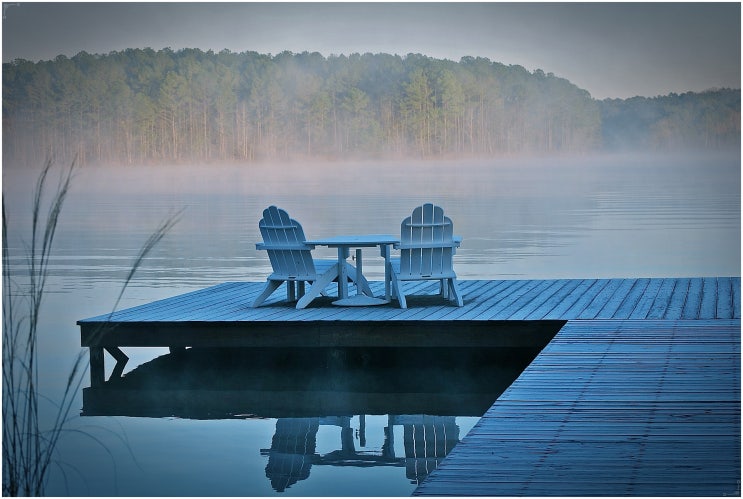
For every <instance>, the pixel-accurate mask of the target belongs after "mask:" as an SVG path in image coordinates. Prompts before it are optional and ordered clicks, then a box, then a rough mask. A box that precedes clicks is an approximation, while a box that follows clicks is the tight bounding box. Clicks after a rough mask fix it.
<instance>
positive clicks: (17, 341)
mask: <svg viewBox="0 0 743 499" xmlns="http://www.w3.org/2000/svg"><path fill="white" fill-rule="evenodd" d="M52 167H53V161H51V160H48V161H47V162H46V164H45V165H44V167H43V169H42V171H41V173H40V174H39V177H38V179H37V181H36V186H35V189H34V197H33V207H32V218H31V241H30V243H27V244H26V267H27V276H26V277H27V280H24V282H23V283H19V282H17V281H16V280H14V279H13V277H12V275H11V272H10V256H9V249H8V224H7V217H6V213H5V199H4V198H3V202H2V238H3V243H2V247H3V248H2V262H3V280H2V282H3V332H2V340H3V346H2V376H3V380H2V418H3V421H2V425H3V442H2V454H3V458H2V464H3V466H2V469H3V471H2V475H3V478H2V480H3V481H2V492H3V495H4V496H19V495H21V496H40V495H43V494H44V489H45V485H46V481H47V476H48V472H49V469H50V466H51V464H52V463H53V462H54V458H55V451H56V448H57V444H58V442H59V439H60V437H61V436H62V434H63V432H64V431H65V430H66V429H67V425H68V423H69V421H70V419H71V413H72V405H73V403H74V400H75V394H76V393H78V392H79V390H80V388H81V386H82V383H83V381H84V379H85V373H86V372H87V370H88V362H86V357H87V351H86V350H81V351H80V352H79V353H78V354H77V356H76V357H75V359H74V361H73V364H72V367H71V369H70V372H69V374H68V376H67V380H66V384H65V388H64V390H63V393H62V395H61V398H59V399H58V403H57V405H56V413H54V414H53V418H52V424H51V426H50V427H49V428H42V424H41V420H40V417H39V400H40V399H41V398H43V396H42V395H41V394H40V392H39V366H38V350H37V348H38V341H39V338H38V325H39V319H40V316H41V311H42V304H43V298H44V293H45V288H46V282H47V278H48V276H49V262H50V258H51V255H52V246H53V243H54V238H55V234H56V231H57V227H58V223H59V218H60V215H61V213H62V207H63V205H64V202H65V199H66V198H67V195H68V193H69V189H70V186H71V182H72V178H73V174H74V171H75V162H74V161H73V162H72V163H71V165H70V166H69V167H68V168H67V169H66V170H64V171H63V172H62V174H61V176H60V180H59V183H58V184H57V186H56V188H55V190H54V191H53V194H52V196H51V201H50V202H49V203H48V206H47V207H46V212H45V213H44V205H45V203H44V199H45V196H46V191H47V189H48V188H49V187H48V183H49V175H50V173H51V171H52V169H53V168H52ZM178 215H179V214H176V215H174V216H172V217H170V218H168V219H166V220H165V221H164V222H163V223H162V224H161V225H160V226H159V227H158V228H157V229H156V230H155V232H154V233H153V235H152V236H150V237H149V239H148V240H147V241H146V242H145V244H144V246H143V247H142V249H141V250H140V253H139V255H138V256H137V258H136V259H135V261H134V263H133V265H132V268H131V270H130V272H129V274H128V275H127V277H126V279H125V281H124V284H123V286H122V289H121V292H120V293H119V296H118V298H117V300H116V303H115V305H114V307H113V310H115V309H116V307H117V306H118V303H119V301H120V300H121V297H122V296H123V294H124V290H125V289H126V287H127V286H128V285H129V283H130V281H131V279H132V278H133V276H134V274H135V272H136V270H137V269H138V268H139V267H140V265H141V264H142V262H143V261H144V260H145V258H146V256H147V254H148V253H149V252H150V251H151V250H152V249H153V248H154V247H155V246H156V245H157V243H158V242H159V241H160V240H161V239H162V238H163V237H164V236H165V234H166V233H167V232H168V231H169V230H170V229H171V228H172V227H173V225H174V224H175V223H176V221H177V216H178ZM102 333H103V331H100V334H102Z"/></svg>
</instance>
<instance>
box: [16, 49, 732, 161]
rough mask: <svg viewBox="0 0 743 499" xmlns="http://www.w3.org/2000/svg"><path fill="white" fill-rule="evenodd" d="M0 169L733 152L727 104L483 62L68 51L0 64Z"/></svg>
mask: <svg viewBox="0 0 743 499" xmlns="http://www.w3.org/2000/svg"><path fill="white" fill-rule="evenodd" d="M3 141H4V147H3V159H4V160H5V161H11V162H17V163H23V164H25V163H34V164H38V163H41V162H43V161H44V159H45V158H47V157H49V156H52V157H58V158H67V157H73V156H76V157H77V158H78V161H80V162H81V163H124V164H141V163H158V162H200V161H203V162H210V161H257V160H264V159H288V158H296V157H311V158H335V157H343V158H353V157H400V156H415V157H458V156H469V155H471V156H483V155H497V154H515V153H523V152H537V153H540V152H543V153H551V152H583V151H591V150H597V149H604V148H616V147H625V146H630V147H643V148H651V149H663V148H672V147H677V146H678V145H681V144H683V145H684V146H690V145H693V146H698V147H704V148H717V147H723V146H736V145H738V146H739V144H740V92H739V91H738V90H714V91H708V92H704V93H688V94H683V95H675V94H672V95H670V96H666V97H659V98H654V99H647V98H639V97H638V98H633V99H627V100H619V99H615V100H604V101H598V100H595V99H593V98H591V96H590V94H589V93H588V92H587V91H585V90H582V89H580V88H578V87H577V86H575V85H574V84H572V83H571V82H569V81H568V80H566V79H563V78H559V77H557V76H555V75H553V74H551V73H546V74H545V73H544V72H543V71H541V70H536V71H534V72H530V71H527V70H526V69H525V68H523V67H521V66H517V65H510V66H506V65H504V64H501V63H498V62H492V61H490V60H489V59H486V58H481V57H464V58H462V59H461V60H460V61H459V62H454V61H450V60H441V59H433V58H430V57H426V56H423V55H420V54H408V55H407V56H404V57H402V56H398V55H389V54H363V55H361V54H352V55H349V56H345V55H339V56H335V55H331V56H329V57H324V56H322V55H320V54H319V53H309V52H303V53H299V54H296V53H291V52H282V53H280V54H278V55H274V56H272V55H266V54H259V53H256V52H241V53H235V52H231V51H228V50H223V51H221V52H218V53H215V52H213V51H207V52H204V51H201V50H199V49H184V50H179V51H173V50H171V49H163V50H158V51H155V50H153V49H149V48H146V49H127V50H123V51H120V52H111V53H109V54H106V55H92V54H89V53H86V52H80V53H79V54H77V55H76V56H74V57H72V58H68V57H65V56H58V57H57V58H56V59H54V60H52V61H39V62H31V61H27V60H16V61H13V62H11V63H5V64H3Z"/></svg>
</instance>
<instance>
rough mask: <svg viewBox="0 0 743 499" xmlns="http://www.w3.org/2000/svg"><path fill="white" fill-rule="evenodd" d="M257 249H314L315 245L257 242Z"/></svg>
mask: <svg viewBox="0 0 743 499" xmlns="http://www.w3.org/2000/svg"><path fill="white" fill-rule="evenodd" d="M255 249H257V250H266V251H268V250H287V251H292V250H296V251H302V250H313V249H315V246H314V245H312V244H291V245H288V244H271V243H256V244H255Z"/></svg>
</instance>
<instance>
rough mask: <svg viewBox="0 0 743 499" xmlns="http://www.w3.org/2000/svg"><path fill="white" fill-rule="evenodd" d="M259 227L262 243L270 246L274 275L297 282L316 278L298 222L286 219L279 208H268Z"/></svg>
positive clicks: (310, 256) (287, 217) (269, 253)
mask: <svg viewBox="0 0 743 499" xmlns="http://www.w3.org/2000/svg"><path fill="white" fill-rule="evenodd" d="M258 227H259V228H260V231H261V235H262V236H263V241H264V242H265V243H266V244H267V245H269V249H268V250H267V251H268V259H269V260H270V261H271V266H272V267H273V270H274V272H275V273H277V274H281V275H285V276H287V277H289V278H292V279H297V280H301V279H302V278H307V277H310V278H314V277H315V275H316V272H315V265H314V263H313V261H312V253H311V251H310V247H309V246H305V247H304V248H302V246H303V245H304V242H305V236H304V231H303V230H302V226H301V225H300V224H299V222H297V221H296V220H293V219H291V218H289V215H288V214H287V213H286V211H284V210H282V209H281V208H277V207H276V206H269V207H268V208H266V209H265V210H263V220H261V221H260V222H259V223H258ZM282 246H283V247H284V248H282Z"/></svg>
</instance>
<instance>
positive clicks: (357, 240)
mask: <svg viewBox="0 0 743 499" xmlns="http://www.w3.org/2000/svg"><path fill="white" fill-rule="evenodd" d="M399 242H400V237H399V236H392V235H390V234H354V235H341V236H333V237H326V238H323V239H308V240H307V241H305V243H307V244H311V245H314V246H328V247H330V248H337V247H341V246H348V247H350V248H360V247H371V246H379V245H380V244H395V243H399Z"/></svg>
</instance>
